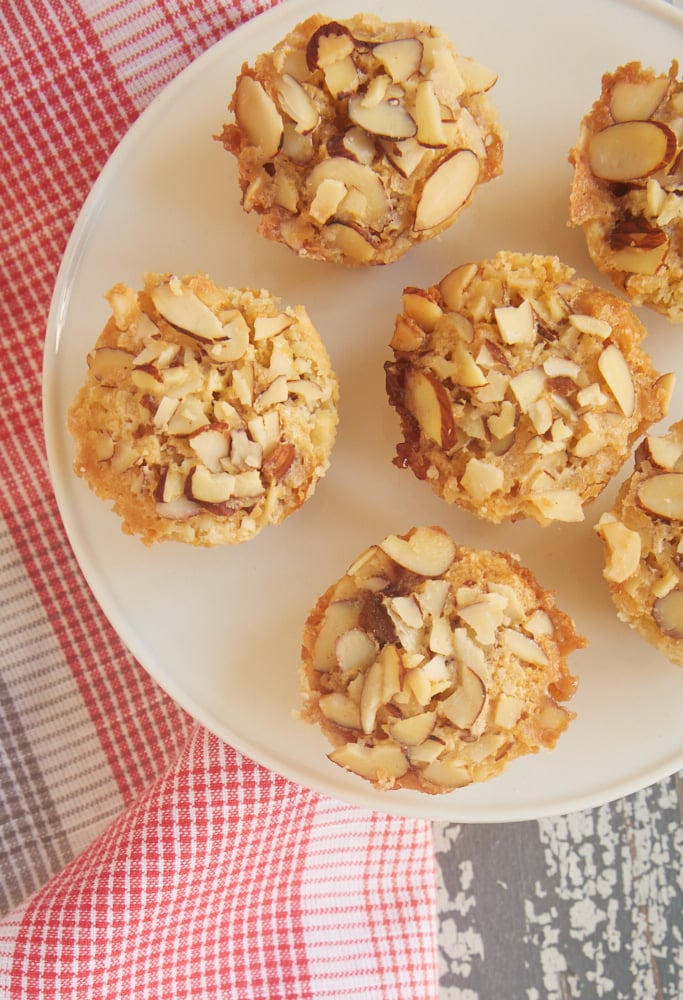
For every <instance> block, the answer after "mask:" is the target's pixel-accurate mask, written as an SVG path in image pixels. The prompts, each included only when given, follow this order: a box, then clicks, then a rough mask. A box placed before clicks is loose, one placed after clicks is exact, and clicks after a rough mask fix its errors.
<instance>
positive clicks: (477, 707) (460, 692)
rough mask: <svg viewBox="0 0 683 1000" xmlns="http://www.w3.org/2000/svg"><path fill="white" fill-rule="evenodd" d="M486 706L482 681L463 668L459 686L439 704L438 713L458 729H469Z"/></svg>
mask: <svg viewBox="0 0 683 1000" xmlns="http://www.w3.org/2000/svg"><path fill="white" fill-rule="evenodd" d="M485 704H486V687H485V685H484V682H483V680H482V679H481V677H480V676H479V674H476V673H475V672H474V670H471V669H470V668H469V667H463V668H462V672H461V678H460V684H459V686H458V687H457V688H456V690H455V691H454V692H453V694H451V695H449V697H448V698H446V699H445V700H444V701H442V702H440V704H439V713H440V714H441V715H443V716H445V717H446V718H447V719H448V720H449V722H452V723H453V725H454V726H456V727H457V728H458V729H470V728H471V727H472V726H473V725H474V724H475V722H476V721H477V719H478V718H479V716H480V715H481V713H482V712H483V710H484V706H485Z"/></svg>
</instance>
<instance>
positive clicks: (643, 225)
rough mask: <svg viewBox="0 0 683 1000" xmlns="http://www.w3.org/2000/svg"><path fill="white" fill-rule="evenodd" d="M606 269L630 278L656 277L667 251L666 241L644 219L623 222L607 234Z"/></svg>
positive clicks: (662, 234)
mask: <svg viewBox="0 0 683 1000" xmlns="http://www.w3.org/2000/svg"><path fill="white" fill-rule="evenodd" d="M609 245H610V250H611V256H610V266H611V267H614V268H617V269H618V270H622V271H630V272H631V273H632V274H656V273H657V271H658V270H659V268H660V267H661V265H662V262H663V260H664V258H665V257H666V254H667V251H668V249H669V238H668V236H667V234H666V233H665V232H664V230H663V229H661V228H660V227H659V226H654V225H652V224H651V223H650V222H648V221H647V219H643V218H639V219H623V220H622V221H621V222H619V223H617V225H616V226H615V227H614V229H613V230H612V232H611V233H610V238H609Z"/></svg>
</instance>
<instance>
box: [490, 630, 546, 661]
mask: <svg viewBox="0 0 683 1000" xmlns="http://www.w3.org/2000/svg"><path fill="white" fill-rule="evenodd" d="M500 639H501V644H502V645H503V646H505V648H506V649H507V650H509V651H510V652H511V653H512V654H513V655H514V656H516V657H518V658H519V659H520V660H523V661H524V662H525V663H534V664H536V665H537V666H540V667H546V666H547V665H548V657H547V656H546V654H545V652H544V651H543V649H542V648H541V646H539V644H538V642H537V641H536V640H535V639H532V638H531V637H530V636H528V635H525V634H524V633H523V632H520V631H518V630H517V629H515V628H505V629H503V630H502V631H501V633H500Z"/></svg>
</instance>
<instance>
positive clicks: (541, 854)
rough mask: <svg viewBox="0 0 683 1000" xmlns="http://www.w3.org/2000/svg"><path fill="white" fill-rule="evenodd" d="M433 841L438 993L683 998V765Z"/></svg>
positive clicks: (442, 833) (443, 832) (481, 999)
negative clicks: (606, 793)
mask: <svg viewBox="0 0 683 1000" xmlns="http://www.w3.org/2000/svg"><path fill="white" fill-rule="evenodd" d="M434 846H435V854H436V859H437V873H438V877H439V891H438V899H439V963H440V987H441V1000H575V998H581V1000H584V998H585V1000H593V998H602V997H609V998H614V1000H681V998H683V864H682V862H683V772H682V773H680V774H678V775H674V776H672V777H671V778H669V779H667V780H665V781H662V782H659V783H657V784H654V785H652V786H650V787H649V788H645V789H643V790H642V791H640V792H637V793H635V794H633V795H630V796H628V797H626V798H623V799H619V800H617V801H615V802H612V803H608V804H607V805H604V806H600V807H599V808H596V809H591V810H586V811H582V812H575V813H571V814H569V815H567V816H560V817H553V818H549V819H543V820H539V821H531V822H524V823H511V824H492V825H461V824H457V823H435V824H434Z"/></svg>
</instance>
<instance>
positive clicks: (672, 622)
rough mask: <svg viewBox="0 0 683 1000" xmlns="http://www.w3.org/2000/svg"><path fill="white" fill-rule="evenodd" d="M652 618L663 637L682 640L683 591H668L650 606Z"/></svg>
mask: <svg viewBox="0 0 683 1000" xmlns="http://www.w3.org/2000/svg"><path fill="white" fill-rule="evenodd" d="M652 617H653V618H654V620H655V622H656V623H657V627H658V628H659V630H660V632H663V633H664V635H668V636H671V638H672V639H683V590H678V589H675V590H670V591H669V593H668V594H665V595H664V597H659V598H657V600H656V601H655V602H654V604H653V606H652Z"/></svg>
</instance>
